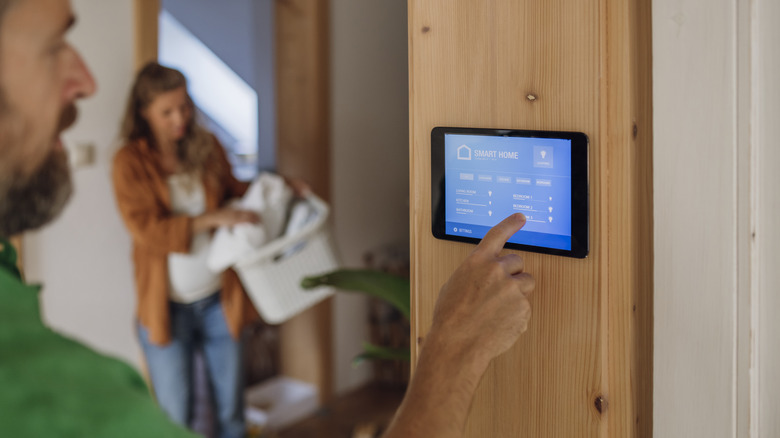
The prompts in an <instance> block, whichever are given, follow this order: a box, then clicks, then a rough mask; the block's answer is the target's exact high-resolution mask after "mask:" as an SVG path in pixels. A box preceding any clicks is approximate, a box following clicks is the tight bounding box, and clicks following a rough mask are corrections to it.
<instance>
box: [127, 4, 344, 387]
mask: <svg viewBox="0 0 780 438" xmlns="http://www.w3.org/2000/svg"><path fill="white" fill-rule="evenodd" d="M160 7H161V2H160V0H134V13H135V26H134V29H135V66H136V69H140V68H141V66H143V65H144V64H146V63H147V62H149V61H151V60H154V59H157V40H158V16H159V11H160ZM329 11H330V2H329V1H327V0H277V1H275V3H274V20H275V23H274V25H275V42H274V44H275V51H276V54H275V60H276V96H277V97H276V101H277V104H276V111H277V115H276V129H277V150H276V157H277V166H276V167H277V169H278V172H279V173H281V174H283V175H286V176H289V177H296V178H301V179H303V180H305V181H307V182H308V183H309V184H310V185H311V187H312V189H313V190H314V191H315V192H317V193H318V194H319V195H320V196H322V197H323V198H324V199H326V200H327V199H329V198H330V144H329V143H330V115H329V112H330V103H329V77H330V75H329V72H330V66H329V51H328V47H329V41H330V33H329V18H330V17H329ZM331 309H332V304H331V300H326V301H325V302H323V303H321V304H320V305H318V306H316V307H314V308H313V309H310V310H309V311H307V312H305V313H303V314H301V315H299V316H297V317H295V318H293V319H292V320H290V321H288V322H286V323H284V324H283V325H282V326H281V330H280V333H281V344H280V359H281V363H280V365H281V371H282V374H284V375H286V376H289V377H293V378H297V379H300V380H303V381H306V382H309V383H312V384H314V385H316V386H317V387H318V389H319V394H320V401H321V402H324V401H326V400H328V399H330V397H331V396H332V392H333V365H332V362H333V348H332V316H331V315H332V311H331Z"/></svg>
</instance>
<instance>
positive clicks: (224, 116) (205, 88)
mask: <svg viewBox="0 0 780 438" xmlns="http://www.w3.org/2000/svg"><path fill="white" fill-rule="evenodd" d="M159 60H160V63H161V64H163V65H165V66H168V67H172V68H175V69H177V70H180V71H181V72H182V73H184V75H185V76H187V81H188V85H189V92H190V95H191V96H192V99H193V100H194V101H195V105H197V106H198V108H199V109H200V111H202V112H203V113H204V114H205V115H206V116H207V117H208V118H209V119H211V121H212V122H214V123H216V124H217V125H219V127H220V128H221V130H223V131H224V133H223V134H227V135H228V136H229V137H230V138H231V139H234V140H235V142H234V144H232V145H227V144H226V145H225V146H226V147H228V148H230V149H231V152H232V153H233V154H235V155H244V156H256V154H257V147H258V129H257V125H258V99H257V92H255V90H254V89H253V88H252V87H250V86H249V85H248V84H247V83H246V82H244V81H243V79H241V78H240V77H239V76H238V75H237V74H236V73H235V72H234V71H233V70H232V69H231V68H230V67H228V66H227V65H226V64H225V63H224V62H222V60H221V59H219V57H217V55H215V54H214V53H213V52H212V51H211V50H210V49H209V48H208V47H206V45H204V44H203V43H202V42H201V41H200V40H199V39H198V38H197V37H196V36H195V35H193V34H192V33H191V32H190V31H188V30H187V28H185V27H184V26H183V25H182V24H181V23H180V22H179V21H177V20H176V19H175V18H174V17H173V16H172V15H171V14H170V13H168V12H167V11H165V10H163V11H162V12H161V13H160V47H159ZM218 137H220V138H222V137H221V136H219V135H218Z"/></svg>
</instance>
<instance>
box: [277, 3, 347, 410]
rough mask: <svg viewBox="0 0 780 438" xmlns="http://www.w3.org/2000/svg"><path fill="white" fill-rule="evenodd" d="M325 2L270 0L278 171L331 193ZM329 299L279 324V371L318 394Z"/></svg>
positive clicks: (324, 389) (328, 364)
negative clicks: (311, 386) (272, 8)
mask: <svg viewBox="0 0 780 438" xmlns="http://www.w3.org/2000/svg"><path fill="white" fill-rule="evenodd" d="M329 11H330V2H329V1H326V0H284V1H282V0H279V1H277V2H276V4H275V26H276V89H277V91H276V92H277V113H276V118H277V141H278V144H277V152H276V156H277V170H278V172H279V173H281V174H282V175H285V176H288V177H296V178H301V179H303V180H305V181H308V183H309V184H310V185H311V187H312V189H313V190H314V192H316V193H317V194H318V195H319V196H321V197H322V198H323V199H326V200H328V199H329V198H330V146H329V141H330V117H329V109H330V105H329V90H330V78H329V71H330V66H329V63H328V60H329V57H330V52H329V50H328V48H329V41H330V38H329V19H330V14H329ZM331 314H332V303H331V300H326V301H325V302H323V303H321V304H319V305H317V306H316V307H314V308H313V309H310V310H308V311H307V312H304V313H303V314H301V315H299V316H297V317H295V318H293V319H292V320H290V321H288V322H286V323H285V324H284V325H283V326H282V327H281V338H282V343H281V346H280V347H281V348H280V349H281V351H280V355H281V367H282V372H283V374H285V375H287V376H290V377H294V378H297V379H301V380H304V381H307V382H311V383H314V384H316V385H317V386H318V388H319V391H320V399H321V400H322V401H326V400H327V399H329V398H330V397H331V395H332V392H333V342H332V336H333V335H332V332H333V328H332V322H331Z"/></svg>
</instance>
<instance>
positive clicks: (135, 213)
mask: <svg viewBox="0 0 780 438" xmlns="http://www.w3.org/2000/svg"><path fill="white" fill-rule="evenodd" d="M214 149H215V154H214V156H215V158H214V159H212V160H211V161H210V162H209V163H207V165H206V169H205V171H204V172H203V174H204V177H203V186H204V191H205V195H206V211H214V210H217V209H219V208H220V207H221V206H223V205H224V204H225V202H226V201H227V200H228V199H230V198H235V197H239V196H241V195H243V194H244V192H246V190H247V188H248V186H249V184H248V183H242V182H240V181H238V180H237V179H235V177H233V173H232V172H231V168H230V164H229V163H228V160H227V157H226V155H225V152H224V150H223V148H222V145H220V144H219V142H218V141H217V139H216V138H214ZM112 178H113V182H114V192H115V194H116V201H117V204H118V205H119V212H120V214H121V215H122V219H123V220H124V222H125V225H126V226H127V228H128V230H129V231H130V235H131V237H132V239H133V262H134V264H135V285H136V291H137V294H138V303H137V306H138V307H137V317H138V320H139V322H140V323H141V325H143V326H144V327H145V328H146V329H147V330H148V331H149V337H150V340H151V341H152V342H153V343H155V344H158V345H164V344H167V343H168V342H170V340H171V331H170V311H169V308H168V254H169V253H171V252H178V253H187V252H189V249H190V241H191V240H192V218H191V217H188V216H184V215H174V214H173V213H172V212H171V196H170V191H169V189H168V185H167V183H166V174H165V172H164V171H163V170H162V168H161V167H160V165H159V159H158V156H157V152H156V151H155V150H154V149H153V148H151V147H150V145H149V144H148V142H147V141H145V140H140V141H135V142H131V143H129V144H127V145H125V146H124V147H122V148H121V149H120V150H119V151H118V152H117V154H116V156H115V157H114V167H113V171H112ZM221 303H222V308H223V311H224V312H225V319H226V320H227V323H228V327H229V329H230V333H231V334H232V335H233V337H234V338H238V336H239V334H240V332H241V329H242V328H243V327H245V326H246V325H247V324H249V323H251V322H252V321H254V320H255V319H257V318H258V314H257V311H256V310H255V308H254V306H253V305H252V303H251V302H250V300H249V297H247V295H246V293H245V292H244V290H243V288H242V287H241V283H240V282H239V279H238V276H237V275H236V273H235V272H234V271H233V270H230V269H229V270H227V271H225V272H224V273H223V274H222V294H221Z"/></svg>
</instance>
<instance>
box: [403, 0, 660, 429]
mask: <svg viewBox="0 0 780 438" xmlns="http://www.w3.org/2000/svg"><path fill="white" fill-rule="evenodd" d="M408 5H409V45H410V53H409V60H410V61H409V62H410V137H411V138H410V141H411V145H410V159H411V163H410V176H411V189H410V197H411V216H410V221H411V233H412V237H411V245H412V306H413V315H412V326H413V328H412V332H413V333H412V336H413V339H416V340H417V342H418V344H419V343H421V342H423V341H424V337H425V334H426V332H427V330H428V329H429V327H430V324H431V316H432V312H433V307H434V303H435V300H436V297H437V294H438V290H439V287H440V286H441V284H443V283H444V281H445V280H446V279H447V278H448V277H449V275H450V273H451V272H452V271H453V269H454V268H455V267H456V266H457V265H458V264H459V262H460V261H461V260H463V258H465V256H466V255H467V254H468V252H470V251H471V249H472V248H473V246H470V245H465V244H459V243H454V242H445V241H440V240H436V239H434V238H433V236H432V235H431V230H430V229H431V225H430V224H431V208H430V196H431V193H430V188H429V186H430V131H431V129H432V128H433V127H434V126H441V125H446V126H472V127H494V128H516V129H543V130H544V129H548V130H574V131H583V132H585V133H587V134H588V136H589V137H590V143H591V151H590V187H591V188H590V190H591V217H590V221H591V227H590V233H591V242H592V243H591V251H590V256H589V257H588V258H587V259H585V260H576V259H569V258H562V257H553V256H548V255H540V254H530V253H524V254H523V255H524V257H525V260H526V269H527V270H528V272H531V273H533V274H534V276H535V277H536V279H537V289H536V292H535V295H534V297H533V307H534V317H533V320H532V322H531V325H530V327H529V330H528V332H527V333H526V334H524V335H523V336H522V337H521V338H520V340H519V341H518V342H517V344H516V345H515V346H514V347H513V348H512V349H511V350H510V351H509V352H508V353H506V354H505V355H503V356H502V357H500V358H498V359H497V360H496V361H495V362H494V363H493V365H492V366H491V367H490V368H489V370H488V372H487V373H486V375H485V377H484V378H483V381H482V383H481V385H480V388H479V390H478V393H477V395H476V398H475V401H474V404H473V407H472V411H471V415H470V418H469V422H468V425H467V435H468V436H473V437H485V436H490V437H516V436H529V437H596V436H610V437H615V438H618V437H620V438H623V437H633V436H642V437H649V436H651V422H650V418H649V416H650V414H651V412H650V410H651V404H650V403H649V398H648V396H647V395H646V394H644V393H642V392H641V391H645V390H646V382H647V381H648V379H649V378H650V375H651V372H650V371H651V369H650V365H649V363H648V362H645V364H646V365H644V366H640V364H639V363H638V359H640V358H641V359H644V360H645V361H647V358H648V357H651V356H647V354H648V352H647V349H648V348H649V345H651V342H650V338H649V336H650V335H651V331H650V330H648V329H647V326H648V324H649V323H650V321H651V320H650V316H651V315H650V314H648V313H647V312H648V311H649V309H651V306H650V307H649V308H648V306H647V303H651V302H652V277H651V276H649V277H648V273H649V272H650V271H651V268H652V266H651V265H650V264H649V263H651V259H650V258H649V257H650V255H640V254H639V251H648V249H649V248H650V247H651V246H652V245H651V242H652V241H651V240H650V239H651V236H650V234H651V232H650V230H651V227H652V225H651V224H652V222H651V219H650V216H646V217H641V218H640V216H642V215H648V211H649V208H650V206H651V188H652V186H651V185H650V173H649V170H650V169H651V167H650V162H651V160H650V161H648V160H647V158H648V157H649V156H651V155H650V141H651V137H650V133H651V132H652V130H651V129H650V114H649V112H648V111H647V108H648V107H649V99H648V98H649V92H650V90H649V75H647V74H646V75H645V76H644V77H640V74H639V71H640V70H641V69H642V68H647V69H649V68H650V66H649V64H648V63H649V56H647V55H643V54H642V51H649V47H645V46H647V45H649V35H640V33H642V32H649V14H647V11H646V9H647V8H648V7H649V3H648V2H646V1H645V2H631V3H629V2H628V1H606V0H601V1H599V0H589V1H582V0H554V1H547V2H539V1H533V0H486V1H482V2H469V1H465V0H462V1H444V0H437V1H428V2H414V1H410V2H409V3H408ZM643 14H645V15H643ZM529 95H531V96H533V99H529V98H528V96H529ZM642 99H648V101H647V102H643V101H642ZM635 127H636V128H635ZM640 219H641V220H640ZM649 254H651V253H649ZM636 315H642V317H641V318H637V317H636ZM640 350H641V352H640ZM416 353H417V351H414V352H413V356H414V357H415V359H416ZM650 354H651V353H650ZM597 399H599V400H600V401H601V403H600V406H601V412H599V409H597V404H598V403H596V400H597ZM640 409H641V411H640ZM640 413H641V415H639V414H640Z"/></svg>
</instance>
